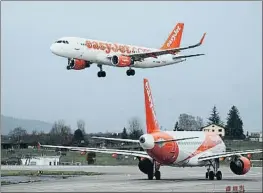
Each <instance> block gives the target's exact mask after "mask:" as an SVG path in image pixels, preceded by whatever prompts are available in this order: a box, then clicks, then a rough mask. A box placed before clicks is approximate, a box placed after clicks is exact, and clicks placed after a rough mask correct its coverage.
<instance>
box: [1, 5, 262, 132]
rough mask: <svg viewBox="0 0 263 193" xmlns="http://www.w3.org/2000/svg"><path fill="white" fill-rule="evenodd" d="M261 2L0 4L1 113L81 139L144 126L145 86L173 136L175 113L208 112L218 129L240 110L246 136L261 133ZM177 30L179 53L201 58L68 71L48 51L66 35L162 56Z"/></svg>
mask: <svg viewBox="0 0 263 193" xmlns="http://www.w3.org/2000/svg"><path fill="white" fill-rule="evenodd" d="M261 15H262V7H261V2H161V1H159V2H73V1H71V2H66V1H65V2H2V12H1V20H2V26H1V29H2V42H1V43H2V44H1V46H2V53H1V54H2V58H1V59H2V60H1V78H2V79H1V82H2V84H1V86H2V90H1V91H2V93H1V104H2V105H1V113H2V114H3V115H7V116H13V117H17V118H26V119H37V120H43V121H47V122H51V123H52V122H53V121H56V120H58V119H64V120H65V121H66V123H68V124H70V125H71V126H72V127H75V126H76V121H77V120H78V119H83V120H85V122H86V126H87V131H90V132H94V131H106V130H108V131H120V130H122V128H123V127H124V126H126V125H127V122H128V120H129V119H130V118H131V117H134V116H136V117H139V118H140V120H141V121H142V123H143V124H144V125H145V109H144V96H143V78H148V79H149V81H150V85H151V88H152V93H153V97H154V103H155V108H156V114H157V118H158V120H159V123H160V125H162V126H163V127H164V128H166V129H167V130H170V129H173V127H174V124H175V122H176V121H177V120H178V116H179V114H180V113H189V114H191V115H194V116H201V117H202V118H203V119H204V121H205V123H206V122H207V118H208V117H209V114H210V112H211V109H212V107H213V105H216V106H217V108H218V111H219V113H220V116H221V118H222V119H223V121H225V122H226V120H225V119H226V116H227V113H228V111H229V109H230V108H231V106H232V105H236V106H237V108H238V109H239V111H240V115H241V117H242V119H243V122H244V130H250V131H257V130H258V131H259V130H261V129H262V127H261V125H262V121H261V118H262V110H261V108H262V75H261V74H262V59H261V58H262V16H261ZM177 22H184V23H185V28H184V33H183V37H182V45H189V44H193V43H196V42H198V41H199V39H200V38H201V36H202V34H203V33H204V32H207V36H206V39H205V41H204V44H203V45H202V46H201V47H198V48H195V49H193V50H187V51H184V52H183V54H189V53H205V54H206V55H205V56H201V57H197V58H190V59H188V60H187V61H186V62H184V63H180V64H177V65H171V66H168V67H162V68H154V69H136V74H135V76H134V77H128V76H127V75H126V69H120V68H114V67H107V66H106V67H104V70H105V71H106V72H107V77H106V78H98V77H97V72H98V70H99V68H98V67H97V66H96V65H94V66H91V68H88V69H85V70H83V71H73V70H71V71H67V70H66V65H67V59H65V58H60V57H58V56H55V55H53V54H52V53H51V51H50V49H49V48H50V45H51V44H52V43H53V42H54V41H55V40H57V39H58V38H60V37H63V36H77V37H84V38H91V39H92V38H94V39H100V40H106V41H112V42H119V43H127V44H132V45H139V46H140V45H141V46H146V47H151V48H159V47H160V46H161V45H162V44H163V43H164V41H165V40H166V39H167V37H168V35H169V33H170V32H171V30H172V29H173V28H174V26H175V25H176V23H177Z"/></svg>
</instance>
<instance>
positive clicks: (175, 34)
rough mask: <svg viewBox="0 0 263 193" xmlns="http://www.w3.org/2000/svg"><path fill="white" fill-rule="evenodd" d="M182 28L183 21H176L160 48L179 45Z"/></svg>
mask: <svg viewBox="0 0 263 193" xmlns="http://www.w3.org/2000/svg"><path fill="white" fill-rule="evenodd" d="M183 30H184V23H178V24H177V25H176V26H175V28H174V29H173V31H172V32H171V33H170V35H169V37H168V39H167V40H166V42H165V43H164V44H163V46H162V47H161V48H160V49H161V50H165V49H171V48H178V47H180V44H181V39H182V35H183Z"/></svg>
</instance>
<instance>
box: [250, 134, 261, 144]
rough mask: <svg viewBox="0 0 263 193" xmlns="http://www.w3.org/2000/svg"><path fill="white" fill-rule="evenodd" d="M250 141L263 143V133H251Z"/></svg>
mask: <svg viewBox="0 0 263 193" xmlns="http://www.w3.org/2000/svg"><path fill="white" fill-rule="evenodd" d="M248 139H249V140H250V141H259V142H262V132H251V133H250V135H249V137H248Z"/></svg>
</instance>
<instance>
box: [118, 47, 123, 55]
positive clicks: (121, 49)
mask: <svg viewBox="0 0 263 193" xmlns="http://www.w3.org/2000/svg"><path fill="white" fill-rule="evenodd" d="M118 50H119V51H120V52H121V53H122V54H124V52H125V47H124V46H123V45H119V49H118Z"/></svg>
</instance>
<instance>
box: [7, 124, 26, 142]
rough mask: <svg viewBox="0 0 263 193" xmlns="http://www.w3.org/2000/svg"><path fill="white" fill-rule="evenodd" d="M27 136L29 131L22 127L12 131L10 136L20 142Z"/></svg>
mask: <svg viewBox="0 0 263 193" xmlns="http://www.w3.org/2000/svg"><path fill="white" fill-rule="evenodd" d="M26 135H27V131H26V130H25V129H23V128H22V127H16V128H14V129H13V130H12V131H10V132H9V136H10V137H11V138H12V139H13V140H17V141H20V140H21V139H22V138H23V137H25V136H26Z"/></svg>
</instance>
